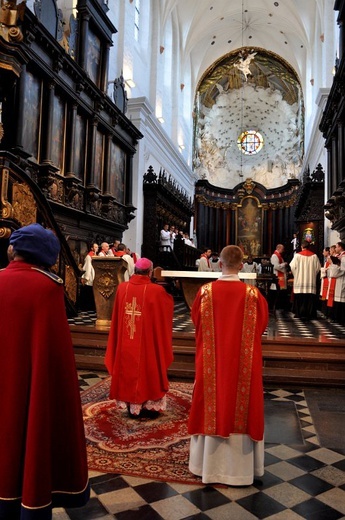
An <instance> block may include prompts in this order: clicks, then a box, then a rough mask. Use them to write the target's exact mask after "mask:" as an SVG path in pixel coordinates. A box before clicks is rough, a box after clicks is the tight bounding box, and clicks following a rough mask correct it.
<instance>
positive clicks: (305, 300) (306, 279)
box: [290, 240, 321, 321]
mask: <svg viewBox="0 0 345 520" xmlns="http://www.w3.org/2000/svg"><path fill="white" fill-rule="evenodd" d="M301 246H302V251H300V252H299V253H296V254H295V256H294V257H293V259H292V261H291V262H290V268H291V272H292V274H293V277H294V280H293V292H294V302H293V311H294V313H295V317H296V318H301V319H302V320H306V321H308V320H315V319H316V317H317V313H316V305H317V297H316V279H317V274H318V273H319V272H320V269H321V264H320V260H319V259H318V257H317V255H316V254H315V253H313V251H311V250H310V243H309V242H308V241H307V240H303V242H302V244H301Z"/></svg>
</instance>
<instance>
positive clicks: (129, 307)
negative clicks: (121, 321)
mask: <svg viewBox="0 0 345 520" xmlns="http://www.w3.org/2000/svg"><path fill="white" fill-rule="evenodd" d="M139 308H140V307H139ZM125 314H127V316H129V317H128V318H127V319H126V322H127V326H128V328H129V330H130V334H129V337H130V339H133V338H134V334H135V331H136V326H135V318H136V317H139V316H141V312H140V311H139V310H137V299H136V297H135V296H133V298H132V303H129V302H127V303H126V310H125Z"/></svg>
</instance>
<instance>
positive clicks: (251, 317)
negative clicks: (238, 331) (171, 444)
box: [201, 283, 258, 435]
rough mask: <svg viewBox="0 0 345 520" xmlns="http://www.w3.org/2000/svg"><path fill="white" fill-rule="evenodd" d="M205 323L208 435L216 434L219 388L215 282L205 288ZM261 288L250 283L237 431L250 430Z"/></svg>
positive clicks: (247, 297)
mask: <svg viewBox="0 0 345 520" xmlns="http://www.w3.org/2000/svg"><path fill="white" fill-rule="evenodd" d="M201 294H202V299H201V326H202V332H203V340H204V342H203V378H204V403H205V406H204V428H205V434H206V435H216V417H217V399H216V397H217V388H216V384H217V383H216V372H217V370H216V346H215V328H214V322H213V316H214V314H213V299H212V283H208V284H206V285H204V286H203V287H202V289H201ZM257 300H258V290H257V288H256V287H253V286H251V285H247V286H246V295H245V308H244V319H243V326H242V342H241V346H240V358H239V371H238V384H237V396H236V407H235V421H234V431H233V433H240V434H244V433H246V431H247V422H248V414H249V397H250V390H251V389H250V385H251V377H252V364H253V351H254V341H255V323H256V320H257Z"/></svg>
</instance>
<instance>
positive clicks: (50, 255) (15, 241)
mask: <svg viewBox="0 0 345 520" xmlns="http://www.w3.org/2000/svg"><path fill="white" fill-rule="evenodd" d="M9 242H10V246H9V249H8V256H9V260H10V263H9V265H8V266H7V267H6V268H5V269H3V270H1V271H0V293H1V295H2V297H1V299H0V329H1V344H0V357H1V363H0V381H1V392H0V409H1V426H0V518H1V519H6V520H24V519H30V520H50V519H51V518H52V509H53V508H55V507H64V508H67V507H68V508H71V507H81V506H83V505H84V504H85V503H86V502H87V501H88V498H89V484H88V468H87V459H86V446H85V436H84V425H83V417H82V411H81V402H80V393H79V385H78V378H77V372H76V367H75V360H74V352H73V345H72V339H71V333H70V330H69V326H68V322H67V317H66V311H65V302H64V290H63V280H62V279H61V278H60V277H58V276H57V275H55V274H53V273H51V272H49V271H48V268H50V267H51V266H53V265H54V264H55V263H56V261H57V258H58V254H59V251H60V243H59V240H58V239H57V237H56V236H55V235H54V233H53V232H52V231H50V230H47V229H45V228H43V227H42V226H41V225H40V224H31V225H29V226H25V227H23V228H20V229H18V230H17V231H14V232H13V233H12V235H11V237H10V240H9Z"/></svg>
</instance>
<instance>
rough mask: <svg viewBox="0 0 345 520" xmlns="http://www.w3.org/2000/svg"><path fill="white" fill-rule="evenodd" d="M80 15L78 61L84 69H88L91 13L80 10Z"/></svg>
mask: <svg viewBox="0 0 345 520" xmlns="http://www.w3.org/2000/svg"><path fill="white" fill-rule="evenodd" d="M79 16H81V21H80V24H79V28H80V37H79V51H78V63H79V65H80V66H81V68H82V69H84V70H86V63H87V45H88V33H89V21H90V15H89V14H88V13H86V12H83V11H82V12H81V11H79Z"/></svg>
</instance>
